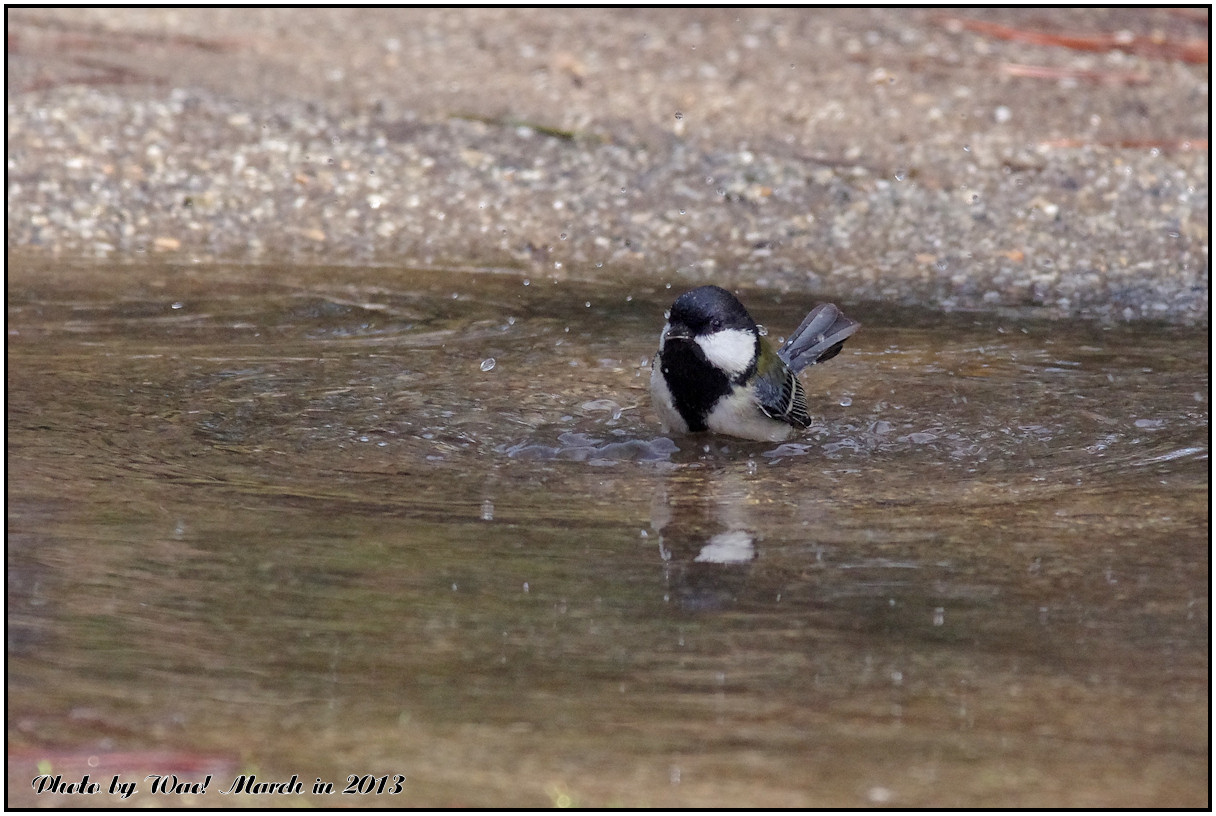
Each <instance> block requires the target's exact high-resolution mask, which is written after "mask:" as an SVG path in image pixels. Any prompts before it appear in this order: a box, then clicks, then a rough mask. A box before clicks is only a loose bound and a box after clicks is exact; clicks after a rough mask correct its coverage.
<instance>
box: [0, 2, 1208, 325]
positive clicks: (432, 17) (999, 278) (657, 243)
mask: <svg viewBox="0 0 1216 816" xmlns="http://www.w3.org/2000/svg"><path fill="white" fill-rule="evenodd" d="M7 16H8V23H9V54H8V71H9V74H8V96H7V114H8V115H7V120H8V165H7V177H8V248H9V251H10V254H11V253H13V252H14V251H23V250H26V249H30V250H33V251H39V252H54V253H60V254H63V255H91V256H100V257H104V258H118V259H126V258H156V259H164V260H170V259H187V260H192V261H193V260H197V261H204V262H205V261H208V260H213V259H226V260H232V259H236V260H249V261H267V260H274V261H277V262H282V261H284V260H288V261H291V262H298V263H337V264H346V263H349V264H366V263H392V264H416V265H451V266H477V267H487V266H489V267H496V266H501V267H512V268H522V269H524V270H527V271H528V273H529V274H537V275H557V276H569V277H578V278H596V277H599V276H605V275H613V276H626V277H636V278H639V279H651V280H662V281H673V282H693V281H696V282H707V281H713V282H716V283H720V284H723V285H728V286H729V285H742V284H748V285H752V286H768V287H774V288H779V289H794V290H809V291H812V292H815V293H817V294H820V295H823V296H826V297H833V298H838V299H842V300H844V301H846V302H850V301H852V302H856V301H865V300H880V301H893V302H900V303H915V304H923V305H927V306H931V307H936V308H943V309H1011V308H1012V309H1020V310H1025V311H1026V312H1028V313H1033V314H1046V315H1052V316H1060V317H1065V316H1071V315H1080V316H1084V317H1097V318H1101V319H1111V320H1135V319H1151V320H1166V321H1169V322H1174V323H1186V324H1206V323H1207V321H1208V299H1209V276H1208V264H1209V260H1208V245H1209V220H1210V211H1209V204H1208V199H1209V180H1208V155H1209V154H1208V143H1207V134H1208V130H1209V110H1210V105H1209V87H1208V66H1207V63H1206V53H1207V45H1206V38H1207V33H1208V20H1207V15H1206V12H1205V11H1203V10H1198V11H1196V10H1181V11H1178V10H1175V11H1170V10H1164V9H1156V10H1143V9H1141V10H1134V9H1132V10H1124V9H1079V10H1076V9H1074V10H1068V9H1062V10H1012V9H1007V10H986V11H970V10H949V11H934V10H931V9H920V10H871V9H838V10H826V11H816V10H801V9H783V10H729V9H711V10H692V9H677V10H633V9H592V10H548V9H532V10H524V9H521V10H514V9H511V10H507V9H463V10H440V9H429V10H320V9H318V10H306V11H293V10H285V9H268V10H243V9H242V10H224V9H214V10H213V9H201V10H169V9H124V10H112V9H65V10H43V9H23V10H15V11H10V12H8V15H7ZM1017 32H1020V34H1019V33H1017ZM1026 32H1039V33H1049V34H1051V35H1052V36H1054V37H1055V38H1057V39H1055V40H1050V41H1042V40H1041V38H1040V41H1038V42H1025V41H1023V40H1024V39H1025V37H1026V36H1027V34H1026ZM1063 37H1070V38H1073V39H1071V40H1068V41H1067V44H1068V45H1069V46H1071V47H1064V45H1061V41H1060V40H1059V38H1063ZM1103 37H1105V38H1106V39H1102V38H1103ZM1078 38H1089V39H1078Z"/></svg>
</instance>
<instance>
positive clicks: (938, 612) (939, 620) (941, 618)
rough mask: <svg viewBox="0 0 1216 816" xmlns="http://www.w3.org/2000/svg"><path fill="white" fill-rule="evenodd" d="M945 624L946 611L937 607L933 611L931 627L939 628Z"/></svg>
mask: <svg viewBox="0 0 1216 816" xmlns="http://www.w3.org/2000/svg"><path fill="white" fill-rule="evenodd" d="M945 622H946V610H945V608H943V607H940V606H939V607H937V608H936V609H934V610H933V625H934V626H941V625H942V624H944V623H945Z"/></svg>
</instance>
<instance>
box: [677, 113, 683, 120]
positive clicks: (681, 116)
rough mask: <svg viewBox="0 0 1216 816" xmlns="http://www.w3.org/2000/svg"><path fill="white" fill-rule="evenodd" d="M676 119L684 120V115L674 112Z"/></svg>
mask: <svg viewBox="0 0 1216 816" xmlns="http://www.w3.org/2000/svg"><path fill="white" fill-rule="evenodd" d="M676 118H677V119H683V118H684V114H682V113H680V112H679V111H676Z"/></svg>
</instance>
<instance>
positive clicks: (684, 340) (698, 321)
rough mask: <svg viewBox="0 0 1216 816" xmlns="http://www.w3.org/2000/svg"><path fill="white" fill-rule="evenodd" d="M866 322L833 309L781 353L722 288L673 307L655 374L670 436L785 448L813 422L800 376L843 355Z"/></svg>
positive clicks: (701, 290) (805, 325) (815, 317)
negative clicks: (707, 435)
mask: <svg viewBox="0 0 1216 816" xmlns="http://www.w3.org/2000/svg"><path fill="white" fill-rule="evenodd" d="M859 328H861V324H860V323H858V322H857V321H856V320H852V319H850V318H848V317H845V316H844V315H843V314H841V312H840V310H839V309H837V308H836V307H835V306H834V305H833V304H831V303H823V304H820V305H818V306H816V307H815V308H814V309H812V310H811V312H810V314H808V315H807V316H806V319H805V320H803V321H802V324H801V325H799V326H798V328H797V329H796V330H794V333H793V334H791V335H790V336H789V339H787V340H786V341H785V345H783V346H782V347H781V348H780V349H779V350H777V351H773V347H772V344H771V343H769V342H768V340H767V338H765V337H764V336H763V334H762V333H761V330H760V328H759V327H758V326H757V325H756V321H754V320H752V318H751V315H749V314H748V313H747V309H745V308H744V307H743V304H742V303H740V302H739V299H738V298H737V297H735V296H734V295H732V294H731V293H730V292H728V291H726V290H725V289H723V288H721V287H720V286H701V287H698V288H696V289H693V290H692V291H690V292H685V293H684V294H682V295H680V297H679V298H677V299H676V302H675V303H673V304H672V305H671V311H670V312H669V313H668V317H667V324H666V325H665V326H663V333H662V334H661V335H660V336H659V351H658V353H657V354H655V356H654V362H653V363H652V365H651V372H650V395H651V398H652V399H653V401H654V406H655V410H657V411H658V413H659V418H660V420H661V421H662V423H663V430H664V431H665V432H675V433H693V432H697V431H713V432H714V433H720V434H726V435H728V436H738V437H742V438H743V439H754V440H757V441H760V442H780V441H782V440H784V439H789V438H790V437H791V436H792V435H793V434H794V431H795V429H797V428H805V427H807V426H808V425H810V424H811V417H810V415H809V414H808V413H807V410H806V391H805V390H803V387H802V383H801V382H799V381H798V373H799V372H800V371H802V370H803V369H804V368H807V367H808V366H812V365H814V364H815V363H822V362H823V361H824V360H829V359H831V358H832V357H835V356H836V355H837V354H839V353H840V349H841V347H842V346H843V345H844V341H845V340H847V339H848V338H849V337H850V336H852V334H853V333H854V332H855V331H857V330H858V329H859Z"/></svg>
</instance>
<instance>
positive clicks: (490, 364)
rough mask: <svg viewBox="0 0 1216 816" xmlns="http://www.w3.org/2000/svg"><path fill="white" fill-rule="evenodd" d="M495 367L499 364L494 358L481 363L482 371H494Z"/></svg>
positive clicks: (488, 358)
mask: <svg viewBox="0 0 1216 816" xmlns="http://www.w3.org/2000/svg"><path fill="white" fill-rule="evenodd" d="M495 365H497V362H496V361H495V360H494V358H493V357H487V358H486V359H484V360H482V361H481V370H482V371H493V370H494V366H495Z"/></svg>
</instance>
